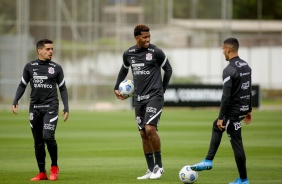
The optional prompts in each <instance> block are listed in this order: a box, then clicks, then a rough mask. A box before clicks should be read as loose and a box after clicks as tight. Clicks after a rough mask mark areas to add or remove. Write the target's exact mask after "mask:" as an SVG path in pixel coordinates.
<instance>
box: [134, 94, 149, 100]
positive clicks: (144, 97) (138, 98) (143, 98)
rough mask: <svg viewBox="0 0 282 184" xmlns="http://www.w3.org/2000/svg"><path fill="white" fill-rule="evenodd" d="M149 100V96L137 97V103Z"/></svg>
mask: <svg viewBox="0 0 282 184" xmlns="http://www.w3.org/2000/svg"><path fill="white" fill-rule="evenodd" d="M149 98H150V95H143V96H140V95H138V96H137V101H141V100H146V99H149Z"/></svg>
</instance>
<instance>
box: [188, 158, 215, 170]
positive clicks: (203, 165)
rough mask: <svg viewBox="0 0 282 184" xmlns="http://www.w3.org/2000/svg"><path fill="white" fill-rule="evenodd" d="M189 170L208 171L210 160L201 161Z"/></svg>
mask: <svg viewBox="0 0 282 184" xmlns="http://www.w3.org/2000/svg"><path fill="white" fill-rule="evenodd" d="M191 169H192V170H194V171H202V170H210V169H212V160H207V159H205V160H203V161H202V162H199V163H197V164H195V165H192V166H191Z"/></svg>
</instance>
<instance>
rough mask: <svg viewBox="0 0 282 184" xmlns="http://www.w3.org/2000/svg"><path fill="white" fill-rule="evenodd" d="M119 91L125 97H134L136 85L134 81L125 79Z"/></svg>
mask: <svg viewBox="0 0 282 184" xmlns="http://www.w3.org/2000/svg"><path fill="white" fill-rule="evenodd" d="M118 90H119V92H120V94H121V95H122V96H124V97H132V96H133V93H134V83H133V81H132V80H128V79H125V80H124V81H122V82H121V83H120V84H119V87H118Z"/></svg>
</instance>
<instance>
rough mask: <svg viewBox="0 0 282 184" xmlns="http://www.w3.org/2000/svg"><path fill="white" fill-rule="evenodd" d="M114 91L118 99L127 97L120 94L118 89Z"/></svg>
mask: <svg viewBox="0 0 282 184" xmlns="http://www.w3.org/2000/svg"><path fill="white" fill-rule="evenodd" d="M114 92H115V95H116V97H117V98H118V99H121V100H125V99H127V97H124V96H122V95H121V94H120V92H119V91H118V90H115V91H114Z"/></svg>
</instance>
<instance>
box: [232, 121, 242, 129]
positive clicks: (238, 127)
mask: <svg viewBox="0 0 282 184" xmlns="http://www.w3.org/2000/svg"><path fill="white" fill-rule="evenodd" d="M233 125H234V128H235V130H239V129H240V128H241V127H242V125H241V122H234V123H233Z"/></svg>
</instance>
